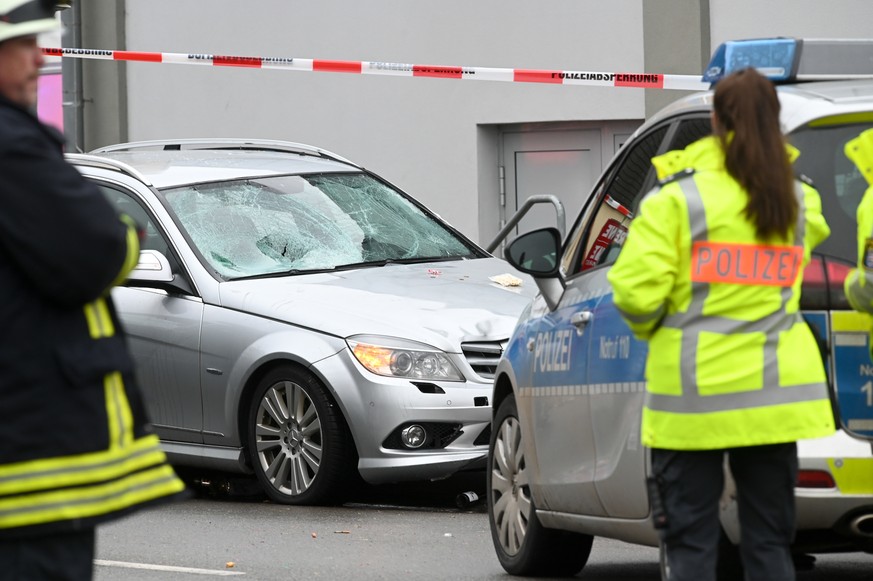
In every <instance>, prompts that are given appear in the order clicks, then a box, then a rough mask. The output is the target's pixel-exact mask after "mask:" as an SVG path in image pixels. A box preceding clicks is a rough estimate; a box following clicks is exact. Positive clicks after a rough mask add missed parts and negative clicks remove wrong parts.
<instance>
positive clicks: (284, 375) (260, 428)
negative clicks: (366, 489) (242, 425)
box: [247, 366, 357, 505]
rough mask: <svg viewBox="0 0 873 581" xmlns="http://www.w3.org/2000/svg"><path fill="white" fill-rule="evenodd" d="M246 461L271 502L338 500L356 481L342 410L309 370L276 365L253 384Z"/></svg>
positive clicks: (330, 501)
mask: <svg viewBox="0 0 873 581" xmlns="http://www.w3.org/2000/svg"><path fill="white" fill-rule="evenodd" d="M247 426H248V442H249V446H248V449H249V460H250V462H251V465H252V468H253V469H254V471H255V474H256V476H257V478H258V481H259V482H260V483H261V486H262V487H263V488H264V491H265V492H266V494H267V496H268V497H269V498H270V500H272V501H274V502H278V503H281V504H294V505H326V504H339V503H342V502H343V500H344V498H345V493H348V492H349V488H348V487H347V486H346V485H347V484H348V483H349V482H356V481H357V454H356V452H355V449H354V442H353V440H352V437H351V434H350V433H349V430H348V427H347V426H346V423H345V420H344V418H343V417H342V412H341V411H340V409H339V408H338V407H337V405H336V404H335V403H334V402H333V400H332V399H331V398H330V397H329V396H328V394H327V391H326V389H325V388H324V386H323V385H322V384H321V382H319V381H318V380H317V379H316V378H315V377H314V376H313V375H312V374H310V373H308V372H306V371H304V370H302V369H299V368H296V367H293V366H281V367H277V368H275V369H272V370H271V371H269V372H268V373H267V374H266V375H265V376H264V377H263V378H262V379H261V380H260V382H259V383H258V385H257V387H256V388H255V391H254V394H253V398H252V401H251V405H250V408H249V415H248V424H247Z"/></svg>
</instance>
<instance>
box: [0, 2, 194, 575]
mask: <svg viewBox="0 0 873 581" xmlns="http://www.w3.org/2000/svg"><path fill="white" fill-rule="evenodd" d="M54 9H55V2H54V0H0V203H2V211H0V330H2V331H0V579H4V580H5V579H9V580H12V579H14V580H22V579H60V580H63V579H71V580H72V579H75V580H82V579H91V578H92V574H93V572H92V570H93V559H94V536H95V535H94V531H95V526H96V525H97V524H98V523H102V522H105V521H107V520H110V519H113V518H117V517H119V516H121V515H124V514H128V513H131V512H132V511H134V510H136V509H138V508H140V507H143V506H146V505H149V504H155V503H158V502H160V501H164V500H168V499H170V498H174V497H177V496H178V495H180V494H181V493H182V491H183V490H184V485H183V483H182V482H181V480H179V479H178V477H177V476H176V474H175V473H174V472H173V469H172V468H171V467H170V466H169V465H168V464H167V462H166V457H165V455H164V453H163V452H162V450H161V448H160V446H159V442H158V438H157V436H156V435H155V434H154V433H152V431H151V429H150V427H149V426H148V424H147V423H146V418H145V410H144V408H143V402H142V400H141V397H140V394H139V392H138V391H137V389H136V387H135V384H134V381H133V376H132V371H133V364H132V361H131V359H130V356H129V355H128V352H127V348H126V344H125V337H124V334H123V330H122V328H121V325H120V323H119V320H118V318H117V316H116V313H115V310H114V308H113V304H112V299H111V298H110V295H109V289H110V288H111V287H112V286H113V285H116V284H118V283H119V282H121V281H122V280H124V278H125V276H126V275H127V273H128V272H129V271H130V270H131V269H132V268H133V267H134V266H135V264H136V262H137V258H138V254H139V242H138V239H137V231H136V229H135V228H134V225H133V224H132V223H131V222H130V221H129V220H125V219H124V218H121V217H119V216H118V215H117V214H116V213H115V211H114V210H113V208H112V207H111V206H110V204H109V203H108V202H107V201H106V199H105V198H104V197H103V195H102V194H101V192H100V190H99V189H98V188H97V187H96V186H95V185H93V184H91V183H89V182H86V181H85V180H84V179H83V178H82V177H81V176H80V175H79V173H78V172H77V171H76V170H75V169H74V168H73V167H72V166H71V165H69V164H67V163H66V162H65V160H64V158H63V153H62V146H63V139H62V137H61V136H60V134H58V133H57V132H55V131H54V130H52V129H51V128H49V127H47V126H45V125H42V124H41V123H40V122H39V121H38V120H37V118H36V116H35V115H34V113H33V109H34V107H35V105H36V96H37V81H38V78H39V71H40V67H41V66H42V64H43V56H42V53H41V50H40V48H39V46H38V45H37V39H36V34H38V33H42V32H46V31H49V30H53V29H55V28H56V27H57V26H58V21H57V20H56V18H55V15H54Z"/></svg>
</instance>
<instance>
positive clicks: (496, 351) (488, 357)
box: [461, 341, 508, 379]
mask: <svg viewBox="0 0 873 581" xmlns="http://www.w3.org/2000/svg"><path fill="white" fill-rule="evenodd" d="M507 343H508V341H477V342H475V343H461V351H463V353H464V357H466V358H467V363H469V364H470V367H472V368H473V371H475V372H476V374H477V375H478V376H479V377H482V378H485V379H494V374H495V373H496V371H497V362H498V361H500V356H501V355H503V350H504V349H505V348H506V345H507Z"/></svg>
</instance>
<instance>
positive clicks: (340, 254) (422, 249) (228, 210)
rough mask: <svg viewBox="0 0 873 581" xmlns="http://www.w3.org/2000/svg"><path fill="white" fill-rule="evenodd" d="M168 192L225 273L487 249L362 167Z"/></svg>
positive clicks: (441, 256)
mask: <svg viewBox="0 0 873 581" xmlns="http://www.w3.org/2000/svg"><path fill="white" fill-rule="evenodd" d="M164 195H165V197H166V200H167V202H168V203H169V204H170V206H171V207H172V209H173V211H175V213H176V214H177V216H178V219H179V222H180V223H181V224H182V226H183V227H184V228H185V230H186V231H187V232H188V235H189V236H190V238H191V241H192V242H193V243H194V245H195V246H196V248H197V249H198V250H199V252H200V254H201V255H202V256H203V257H204V259H205V260H206V261H207V263H208V264H209V265H210V266H211V267H212V268H213V269H214V270H215V271H217V272H218V273H219V274H220V275H221V276H224V277H226V278H239V277H245V276H259V275H268V274H274V273H281V272H292V271H313V270H330V269H335V268H340V267H351V266H360V265H361V264H362V263H373V262H382V263H384V262H386V261H388V262H390V261H394V262H414V261H421V262H424V261H426V260H446V259H463V258H479V257H482V256H485V255H484V254H483V253H482V252H481V251H480V250H478V249H476V248H475V247H474V246H473V245H472V244H470V243H468V242H467V241H465V240H464V239H463V238H461V237H460V236H459V235H457V234H455V233H454V232H453V231H452V230H451V229H449V228H447V227H446V226H445V225H444V224H443V223H442V222H440V221H439V220H437V219H436V218H435V217H433V216H432V215H431V214H429V213H427V211H426V210H424V209H423V208H421V207H420V206H418V205H416V204H415V203H414V202H412V201H411V200H410V199H408V198H407V197H406V196H404V195H403V194H401V193H400V192H398V191H397V190H395V189H393V188H391V187H390V186H388V185H387V184H385V183H384V182H381V181H379V180H377V179H375V178H373V177H372V176H370V175H368V174H363V173H360V174H359V173H354V174H351V173H344V174H316V175H302V176H279V177H269V178H260V179H250V180H235V181H227V182H213V183H203V184H196V185H191V186H186V187H182V188H174V189H170V190H165V191H164Z"/></svg>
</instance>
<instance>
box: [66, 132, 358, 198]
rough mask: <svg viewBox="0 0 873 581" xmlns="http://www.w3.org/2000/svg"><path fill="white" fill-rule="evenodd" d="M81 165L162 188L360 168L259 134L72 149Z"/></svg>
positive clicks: (315, 151)
mask: <svg viewBox="0 0 873 581" xmlns="http://www.w3.org/2000/svg"><path fill="white" fill-rule="evenodd" d="M68 158H69V159H70V161H71V162H73V163H74V164H76V165H80V166H81V165H85V166H87V165H91V166H97V167H102V168H104V169H115V170H118V171H122V172H125V173H127V174H130V175H134V176H135V177H137V178H138V179H141V180H143V181H144V182H146V183H147V184H150V185H153V186H155V187H156V188H158V189H163V188H173V187H178V186H183V185H188V184H193V183H206V182H216V181H227V180H238V179H245V178H255V177H269V176H277V175H288V174H311V173H336V172H359V171H361V168H360V167H359V166H357V165H355V164H353V163H352V162H350V161H348V160H346V159H344V158H342V157H340V156H338V155H336V154H333V153H330V152H328V151H326V150H322V149H318V148H315V147H312V146H307V145H303V144H297V143H290V142H279V141H257V140H230V139H228V140H194V139H189V140H175V141H160V142H158V141H154V142H137V143H125V144H119V145H113V146H109V147H106V148H102V149H98V150H95V151H93V152H90V153H88V154H86V155H76V154H73V155H68Z"/></svg>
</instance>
